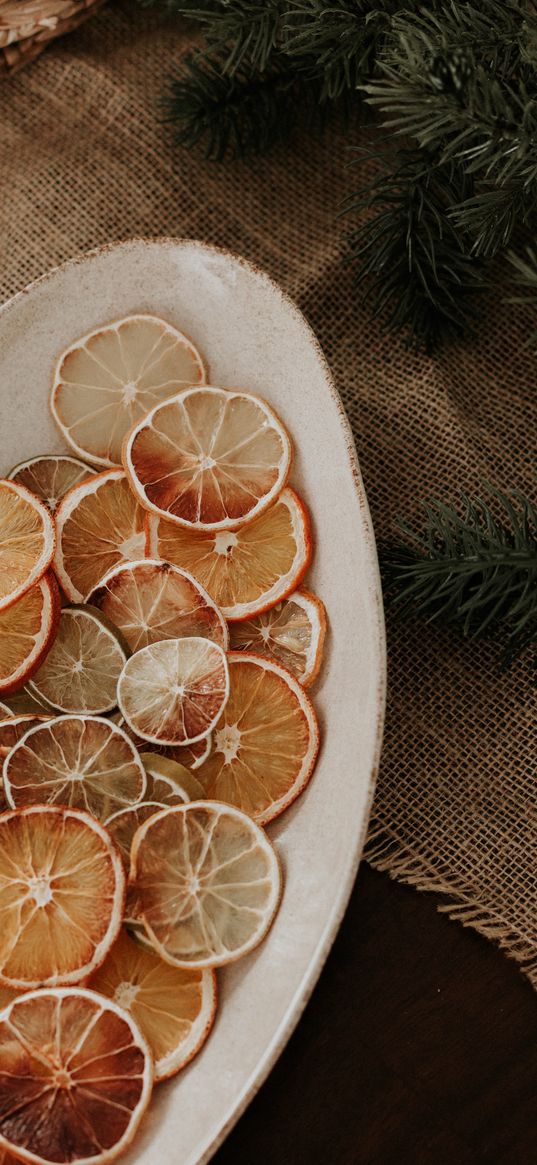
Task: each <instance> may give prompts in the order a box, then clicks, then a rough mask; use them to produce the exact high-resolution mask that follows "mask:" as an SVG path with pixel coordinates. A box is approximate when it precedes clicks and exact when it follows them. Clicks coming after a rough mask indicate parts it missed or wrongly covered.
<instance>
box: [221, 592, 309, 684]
mask: <svg viewBox="0 0 537 1165" xmlns="http://www.w3.org/2000/svg"><path fill="white" fill-rule="evenodd" d="M325 634H326V611H325V607H324V603H322V602H321V600H320V599H318V598H317V595H312V594H311V593H310V591H303V590H301V591H294V592H293V594H292V595H289V598H288V599H284V601H283V603H278V606H277V607H271V609H270V611H265V612H264V613H263V614H262V615H255V616H254V617H253V618H251V619H245V620H244V621H243V622H241V623H233V624H232V627H231V646H232V648H234V650H235V651H249V652H252V651H253V652H255V653H256V654H257V655H266V656H268V657H269V658H271V659H275V660H276V661H277V663H281V664H283V666H284V667H286V668H287V669H288V670H289V671H290V672H292V673H293V675H294V676H296V678H297V680H299V682H300V683H301V684H302V687H303V688H307V687H309V685H310V684H312V683H313V681H314V679H316V677H317V675H318V674H319V669H320V666H321V662H322V657H323V646H324V639H325Z"/></svg>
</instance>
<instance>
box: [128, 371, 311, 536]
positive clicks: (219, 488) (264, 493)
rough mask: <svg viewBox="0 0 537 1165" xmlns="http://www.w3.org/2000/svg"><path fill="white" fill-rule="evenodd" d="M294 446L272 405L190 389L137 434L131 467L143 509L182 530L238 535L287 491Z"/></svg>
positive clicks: (154, 413) (132, 440)
mask: <svg viewBox="0 0 537 1165" xmlns="http://www.w3.org/2000/svg"><path fill="white" fill-rule="evenodd" d="M291 456H292V450H291V442H290V440H289V437H288V435H287V433H286V431H285V429H284V427H283V425H282V423H281V421H280V420H279V418H278V417H277V416H276V414H275V413H274V412H273V411H272V409H271V408H269V406H268V404H266V402H265V401H262V400H260V399H258V397H255V396H252V395H251V394H249V393H245V392H236V391H234V390H233V389H224V388H208V387H203V388H190V389H186V390H185V391H184V392H182V393H179V394H178V395H177V396H175V397H172V399H171V400H169V401H166V402H165V403H164V404H161V405H158V406H157V407H156V408H154V409H152V411H151V412H150V413H148V415H147V416H146V417H144V418H143V419H142V420H141V421H140V422H139V423H138V424H137V425H136V426H135V427H134V429H133V430H132V432H131V433H129V435H128V437H126V439H125V443H124V446H123V464H124V466H125V469H126V471H127V473H128V475H129V479H130V482H131V485H132V487H133V489H134V490H135V492H136V494H137V496H138V498H139V500H140V501H141V503H142V505H143V506H146V507H147V508H148V509H149V510H153V511H154V512H155V513H157V514H164V516H165V517H166V516H168V518H170V520H171V521H173V522H177V523H178V524H179V525H183V526H189V527H191V528H194V529H201V530H231V529H236V528H237V527H238V526H240V525H242V523H243V522H245V521H248V520H250V519H252V518H255V517H256V515H257V514H259V513H261V511H262V510H264V509H266V507H267V506H269V505H270V503H271V502H272V501H274V499H275V498H276V497H277V495H278V494H279V493H280V491H281V490H282V489H283V487H284V485H285V482H286V480H287V477H288V474H289V469H290V465H291Z"/></svg>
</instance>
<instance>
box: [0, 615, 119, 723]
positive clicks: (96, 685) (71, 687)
mask: <svg viewBox="0 0 537 1165" xmlns="http://www.w3.org/2000/svg"><path fill="white" fill-rule="evenodd" d="M30 593H31V592H30ZM21 601H23V602H24V600H21ZM0 650H1V649H0ZM126 658H127V653H126V651H125V649H124V647H123V646H122V644H121V642H120V641H119V639H118V636H117V633H116V632H115V630H114V628H112V627H111V626H110V624H109V623H108V621H107V620H106V619H104V617H103V616H102V615H101V612H100V611H96V610H95V608H93V607H64V608H63V610H62V613H61V616H60V623H59V627H58V633H57V635H56V638H55V640H54V643H53V644H52V647H51V649H50V651H49V653H48V655H47V657H46V659H45V662H44V663H42V664H41V667H40V668H39V670H38V672H37V673H36V675H34V678H33V680H32V681H31V687H32V689H33V690H34V691H35V692H36V693H37V695H38V696H39V697H40V698H41V699H43V700H45V701H47V702H48V704H50V705H51V707H52V708H57V709H58V710H59V711H60V712H82V713H91V714H93V715H97V714H99V713H102V712H109V711H111V709H112V708H115V707H116V705H117V695H116V689H117V681H118V679H119V676H120V674H121V669H122V667H123V664H124V663H125V660H126Z"/></svg>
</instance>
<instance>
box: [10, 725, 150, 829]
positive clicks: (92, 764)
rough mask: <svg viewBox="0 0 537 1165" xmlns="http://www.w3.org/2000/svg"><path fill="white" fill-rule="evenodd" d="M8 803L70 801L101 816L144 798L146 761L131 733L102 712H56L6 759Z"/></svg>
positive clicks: (107, 815) (20, 742)
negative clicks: (77, 713) (138, 751)
mask: <svg viewBox="0 0 537 1165" xmlns="http://www.w3.org/2000/svg"><path fill="white" fill-rule="evenodd" d="M3 777H4V789H5V794H6V797H7V800H8V802H9V804H10V805H13V806H15V807H17V808H19V807H21V806H25V805H31V804H48V805H51V804H59V805H70V806H71V807H72V808H74V809H84V810H86V811H87V812H88V813H92V814H93V815H94V816H95V817H98V818H99V819H100V820H101V821H106V819H107V818H108V817H110V814H111V813H114V812H115V811H116V810H117V809H122V808H124V807H125V806H127V805H133V804H136V803H137V802H138V801H141V800H142V797H143V796H144V793H145V788H146V777H145V770H144V767H143V764H142V762H141V760H140V757H139V756H138V753H137V751H136V749H135V747H134V745H133V744H132V742H131V741H130V740H129V738H128V736H127V735H126V733H125V732H123V730H122V729H121V728H118V726H117V725H116V724H113V723H112V722H111V721H110V720H105V719H104V718H103V719H101V718H100V717H98V716H71V715H69V716H57V717H56V718H55V719H53V720H47V722H46V723H44V724H37V725H36V726H35V727H34V728H30V730H29V731H28V732H26V734H25V736H23V737H22V739H21V740H19V742H18V743H17V744H16V745H14V747H13V748H12V750H11V752H10V753H9V755H8V756H7V757H6V760H5V761H4V769H3Z"/></svg>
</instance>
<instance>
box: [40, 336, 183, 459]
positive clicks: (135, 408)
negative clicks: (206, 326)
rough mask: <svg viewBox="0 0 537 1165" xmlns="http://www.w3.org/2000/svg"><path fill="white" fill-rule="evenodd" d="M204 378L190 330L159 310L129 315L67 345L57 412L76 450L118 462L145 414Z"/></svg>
mask: <svg viewBox="0 0 537 1165" xmlns="http://www.w3.org/2000/svg"><path fill="white" fill-rule="evenodd" d="M204 380H205V369H204V367H203V362H202V359H201V356H200V354H199V352H198V351H197V349H196V348H195V347H194V345H193V344H192V343H191V342H190V340H187V338H186V336H183V335H182V334H181V332H178V331H177V330H176V328H173V327H172V325H171V324H168V323H166V322H165V321H164V320H160V319H157V318H156V317H155V316H149V315H134V316H128V317H127V318H126V319H122V320H117V321H116V322H115V323H113V324H106V325H104V326H103V327H100V328H97V329H96V331H94V332H90V333H89V335H87V336H83V337H82V339H80V340H77V341H76V343H74V344H72V345H71V347H70V348H68V349H67V351H66V352H64V353H63V355H62V356H61V357H60V359H59V361H58V366H57V369H56V374H55V377H54V385H53V388H52V396H51V409H52V415H53V417H54V420H55V421H56V423H57V424H58V425H59V427H60V429H61V431H62V433H63V436H64V437H65V440H66V441H67V442H68V444H69V445H70V446H71V448H72V449H74V450H75V453H78V454H79V455H80V456H81V457H85V458H87V459H88V461H91V462H93V464H94V465H118V464H119V463H120V461H121V442H122V440H123V437H124V436H125V433H128V431H129V429H131V428H132V426H133V425H134V424H135V423H136V421H137V420H138V419H139V418H140V417H143V416H144V415H145V414H146V413H147V412H148V411H149V409H152V408H153V406H154V405H156V404H157V403H158V402H159V401H163V400H166V399H167V398H168V397H170V396H174V394H175V393H177V392H178V391H179V389H180V388H182V387H183V385H185V384H200V383H203V382H204Z"/></svg>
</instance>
